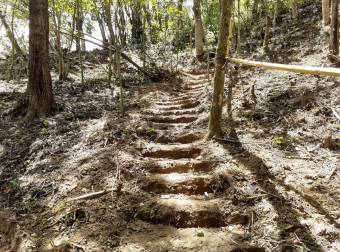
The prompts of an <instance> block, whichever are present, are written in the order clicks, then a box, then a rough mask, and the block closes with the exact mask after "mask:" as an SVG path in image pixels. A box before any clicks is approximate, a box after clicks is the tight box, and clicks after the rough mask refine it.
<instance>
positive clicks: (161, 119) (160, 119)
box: [147, 116, 197, 123]
mask: <svg viewBox="0 0 340 252" xmlns="http://www.w3.org/2000/svg"><path fill="white" fill-rule="evenodd" d="M147 120H148V121H151V122H157V123H191V122H194V121H196V120H197V117H196V116H154V117H149V118H147Z"/></svg>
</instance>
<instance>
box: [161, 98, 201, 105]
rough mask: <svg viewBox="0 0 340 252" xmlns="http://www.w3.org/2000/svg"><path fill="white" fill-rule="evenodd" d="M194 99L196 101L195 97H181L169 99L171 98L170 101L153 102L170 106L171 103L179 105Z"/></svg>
mask: <svg viewBox="0 0 340 252" xmlns="http://www.w3.org/2000/svg"><path fill="white" fill-rule="evenodd" d="M195 101H197V99H195V98H194V97H189V98H186V99H181V100H178V101H171V100H170V101H164V100H161V101H156V102H155V104H156V105H158V106H171V105H181V104H185V103H189V102H195Z"/></svg>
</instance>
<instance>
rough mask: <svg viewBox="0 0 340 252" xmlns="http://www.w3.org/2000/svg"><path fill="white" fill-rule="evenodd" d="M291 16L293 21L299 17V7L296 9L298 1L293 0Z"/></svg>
mask: <svg viewBox="0 0 340 252" xmlns="http://www.w3.org/2000/svg"><path fill="white" fill-rule="evenodd" d="M292 16H293V20H294V22H296V21H297V20H298V18H299V9H298V2H297V0H293V6H292Z"/></svg>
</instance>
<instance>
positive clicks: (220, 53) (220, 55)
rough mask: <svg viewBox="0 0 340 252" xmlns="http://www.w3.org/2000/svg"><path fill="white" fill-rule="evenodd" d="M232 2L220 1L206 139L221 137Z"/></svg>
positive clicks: (228, 0) (227, 0) (230, 0)
mask: <svg viewBox="0 0 340 252" xmlns="http://www.w3.org/2000/svg"><path fill="white" fill-rule="evenodd" d="M233 3H234V1H233V0H221V1H220V4H221V17H220V31H219V35H218V44H217V54H216V67H215V75H214V94H213V101H212V105H211V110H210V120H209V130H208V135H207V138H212V137H214V136H221V135H222V130H221V119H222V109H223V99H224V92H223V88H224V80H225V67H226V66H225V65H226V51H227V41H228V36H229V27H230V22H231V15H232V8H233Z"/></svg>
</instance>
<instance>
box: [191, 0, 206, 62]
mask: <svg viewBox="0 0 340 252" xmlns="http://www.w3.org/2000/svg"><path fill="white" fill-rule="evenodd" d="M193 11H194V18H195V50H196V57H197V58H198V59H200V58H202V57H203V55H204V29H203V22H202V11H201V0H194V5H193Z"/></svg>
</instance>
